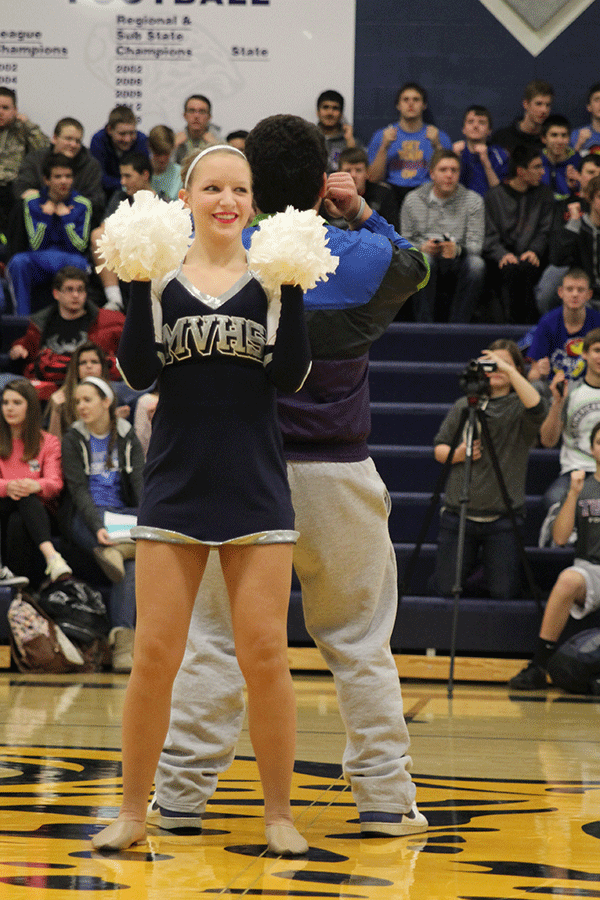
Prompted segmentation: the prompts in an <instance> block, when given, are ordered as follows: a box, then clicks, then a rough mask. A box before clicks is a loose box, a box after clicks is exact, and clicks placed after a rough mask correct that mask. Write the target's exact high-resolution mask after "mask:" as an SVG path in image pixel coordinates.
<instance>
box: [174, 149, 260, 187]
mask: <svg viewBox="0 0 600 900" xmlns="http://www.w3.org/2000/svg"><path fill="white" fill-rule="evenodd" d="M213 150H228V151H229V152H230V153H237V154H238V155H239V156H241V157H242V159H245V160H246V162H248V160H247V159H246V156H245V154H244V153H242V151H241V150H238V148H237V147H232V146H231V144H211V146H210V147H205V148H204V150H201V151H200V153H199V154H198V155H197V156H195V157H194V159H193V161H192V162H191V163H190V167H189V169H188V170H187V173H186V176H185V181H184V183H183V187H184V189H185V190H187V186H188V182H189V180H190V175H191V174H192V169H193V168H194V166H195V165H196V163H197V162H198V160H199V159H202V157H203V156H206V154H207V153H212V152H213Z"/></svg>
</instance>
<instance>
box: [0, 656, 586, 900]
mask: <svg viewBox="0 0 600 900" xmlns="http://www.w3.org/2000/svg"><path fill="white" fill-rule="evenodd" d="M294 680H295V685H296V691H297V697H298V711H299V734H298V750H297V760H298V763H297V767H296V773H295V775H294V789H293V803H294V808H295V815H296V819H297V822H298V824H299V827H300V829H301V830H302V832H303V833H304V834H305V835H306V837H307V838H308V840H309V843H310V847H311V849H310V853H309V854H308V856H307V857H306V858H301V859H295V860H290V859H281V858H276V857H269V856H267V855H266V854H265V846H264V838H263V835H262V819H261V802H262V801H261V793H260V784H259V781H258V774H257V770H256V765H255V763H254V760H253V758H252V749H251V746H250V744H249V741H248V736H247V733H246V732H244V734H243V736H242V739H241V741H240V744H239V748H238V757H237V758H236V760H235V762H234V764H233V766H232V767H231V769H230V770H229V772H227V773H226V775H225V777H224V778H223V779H221V781H220V783H219V788H218V791H217V793H216V795H215V797H214V798H213V801H212V802H211V803H210V804H209V807H208V810H209V816H208V817H207V819H206V827H205V829H204V832H203V834H202V835H201V836H189V835H188V836H173V835H171V834H169V833H167V832H161V831H160V830H159V829H158V828H149V835H148V841H147V843H146V844H145V845H140V846H137V847H135V848H132V849H131V850H130V851H128V852H126V853H122V854H115V855H110V856H102V855H99V854H96V853H92V851H91V849H90V845H89V836H90V834H93V833H94V832H95V831H96V830H98V828H99V827H100V823H104V822H106V821H107V820H108V819H110V818H112V817H113V816H114V815H116V812H117V808H118V806H119V801H120V790H121V782H120V766H119V759H120V754H119V746H120V715H121V709H122V703H123V696H124V691H125V685H126V676H115V675H94V676H74V677H71V676H44V677H36V676H23V675H18V674H15V673H10V672H4V673H2V674H0V898H2V900H63V898H65V897H67V896H68V897H69V898H70V900H75V898H77V897H80V898H82V900H92V898H96V900H97V898H98V897H99V896H100V895H101V894H102V893H103V894H104V896H109V897H112V898H115V900H165V898H168V900H170V898H173V900H188V898H199V897H209V896H214V895H216V894H223V895H236V896H240V895H248V896H255V895H261V896H264V897H282V896H285V897H290V898H294V897H300V898H312V897H314V898H342V900H384V898H385V900H409V898H410V900H425V898H427V900H438V898H439V900H447V898H469V900H492V898H494V900H504V898H507V900H508V898H521V900H526V898H528V897H548V898H551V897H552V898H556V897H562V898H600V741H599V738H600V698H583V697H572V696H567V695H565V694H562V693H559V692H556V691H548V692H540V693H533V694H524V695H516V694H512V695H511V694H509V692H508V690H507V688H506V686H505V685H502V684H498V685H489V684H488V685H482V684H465V683H459V684H456V685H455V691H454V697H453V699H452V700H451V701H449V700H448V697H447V691H446V685H445V683H443V682H438V683H436V682H431V681H428V682H415V681H412V682H404V684H403V694H404V703H405V713H406V718H407V721H408V724H409V729H410V732H411V737H412V748H411V754H412V757H413V776H414V780H415V782H416V785H417V801H418V804H419V808H420V809H421V811H422V812H423V813H425V815H427V817H428V819H429V822H430V829H429V831H428V833H427V834H425V835H415V836H413V837H404V838H361V836H360V833H359V829H358V824H357V814H356V809H355V807H354V805H353V803H352V797H351V795H350V793H349V791H348V789H347V786H346V785H345V783H344V782H343V780H342V779H341V777H340V767H339V762H340V759H341V755H342V750H343V746H344V733H343V727H342V723H341V720H340V717H339V713H338V709H337V703H336V697H335V691H334V688H333V683H332V680H331V678H330V677H329V676H327V675H323V674H313V675H297V676H296V677H295V679H294ZM99 892H100V893H99Z"/></svg>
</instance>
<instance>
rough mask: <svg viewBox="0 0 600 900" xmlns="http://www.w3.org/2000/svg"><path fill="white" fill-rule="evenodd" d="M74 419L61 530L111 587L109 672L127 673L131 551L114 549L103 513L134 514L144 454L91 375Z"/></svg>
mask: <svg viewBox="0 0 600 900" xmlns="http://www.w3.org/2000/svg"><path fill="white" fill-rule="evenodd" d="M75 410H76V413H77V419H76V421H75V422H74V423H73V425H72V426H71V427H70V428H69V429H68V431H67V432H66V434H65V436H64V437H63V442H62V454H63V471H64V476H65V482H66V485H67V498H66V503H65V507H64V508H63V511H62V520H63V527H64V528H65V531H66V533H67V536H68V537H69V538H70V540H71V541H72V542H73V543H74V544H75V545H77V546H78V547H81V548H82V549H84V550H86V551H88V552H89V553H91V554H93V556H94V558H95V559H96V562H97V563H98V565H99V566H100V568H101V569H102V570H103V571H104V572H105V574H106V575H107V576H108V577H109V578H110V580H111V581H112V582H113V586H112V589H111V593H110V602H109V616H110V621H111V625H112V630H111V632H110V635H109V643H110V644H111V645H112V647H113V658H112V667H113V670H114V671H117V672H129V671H131V665H132V659H133V629H134V625H135V545H134V544H133V543H132V542H131V541H129V542H122V543H114V542H113V541H112V540H111V538H110V536H109V533H108V531H107V529H106V526H105V519H104V517H105V513H106V511H107V510H110V511H113V512H119V513H126V514H136V513H137V507H138V505H139V502H140V498H141V494H142V469H143V467H144V454H143V451H142V448H141V446H140V443H139V441H138V439H137V437H136V435H135V432H134V430H133V428H132V426H131V425H130V424H129V422H127V421H125V420H124V419H123V418H121V417H119V416H117V414H116V402H115V395H114V393H113V390H112V387H111V386H110V384H109V383H108V382H106V381H104V380H103V379H102V378H98V377H97V376H95V375H90V376H87V377H85V378H83V379H82V380H81V382H80V383H79V384H78V385H77V387H76V388H75Z"/></svg>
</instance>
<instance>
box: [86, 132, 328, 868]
mask: <svg viewBox="0 0 600 900" xmlns="http://www.w3.org/2000/svg"><path fill="white" fill-rule="evenodd" d="M182 176H183V179H184V188H183V190H182V192H181V195H180V196H181V198H182V200H184V202H185V203H186V204H187V206H188V207H189V208H190V210H191V212H192V216H193V220H194V228H195V237H194V240H193V243H192V245H191V247H190V249H189V251H188V253H187V255H186V257H185V260H184V261H183V264H182V265H181V267H180V268H179V269H178V270H177V271H176V272H172V273H170V275H168V276H167V277H166V278H165V279H163V281H162V282H161V283H160V284H158V285H156V286H155V289H154V292H153V297H152V301H151V297H150V285H149V284H148V283H140V282H138V283H135V282H134V283H133V284H132V293H131V300H130V304H129V308H128V311H127V319H126V323H125V329H124V331H123V338H122V342H121V348H120V351H119V362H120V365H121V368H122V370H123V372H124V374H125V376H126V378H127V380H128V381H129V382H130V384H131V385H132V386H133V387H135V388H136V389H145V388H148V387H149V386H150V385H151V384H152V383H153V382H154V381H155V379H156V378H157V377H158V379H159V380H158V385H159V389H160V394H159V401H158V406H157V409H156V413H155V415H154V420H153V428H152V437H151V439H150V446H149V449H148V457H147V463H146V468H145V472H144V496H143V500H142V503H141V506H140V510H139V515H138V528H137V529H135V532H134V534H135V536H136V537H137V551H136V558H137V584H136V593H137V607H138V609H137V626H136V640H135V653H134V664H133V670H132V673H131V678H130V680H129V685H128V689H127V695H126V699H125V708H124V715H123V804H122V806H121V811H120V813H119V817H118V818H117V820H116V821H115V822H114V823H112V824H111V825H109V826H108V827H107V828H106V829H104V831H102V832H101V833H100V834H99V835H97V836H96V837H95V838H94V839H93V841H92V843H93V845H94V846H95V847H96V848H102V849H123V848H125V847H128V846H130V845H131V844H133V843H135V842H137V841H140V840H143V838H144V836H145V817H146V807H147V803H148V795H149V792H150V788H151V785H152V780H153V776H154V772H155V769H156V765H157V762H158V757H159V754H160V751H161V748H162V745H163V741H164V738H165V736H166V733H167V727H168V723H169V710H170V696H171V687H172V683H173V680H174V678H175V675H176V673H177V670H178V668H179V665H180V662H181V659H182V657H183V652H184V649H185V643H186V638H187V632H188V627H189V621H190V616H191V612H192V609H193V605H194V600H195V597H196V593H197V590H198V587H199V584H200V581H201V579H202V575H203V572H204V568H205V566H206V562H207V559H208V555H209V553H210V551H211V548H214V549H215V551H216V552H218V553H219V557H220V563H221V567H222V569H223V573H224V577H225V581H226V584H227V588H228V592H229V597H230V602H231V614H232V622H233V629H234V634H235V644H236V652H237V657H238V662H239V664H240V668H241V670H242V672H243V674H244V677H245V679H246V684H247V688H248V709H249V727H250V736H251V739H252V743H253V747H254V751H255V755H256V760H257V763H258V768H259V772H260V777H261V781H262V785H263V792H264V813H265V833H266V838H267V844H268V846H269V849H270V850H272V851H273V852H275V853H280V854H302V853H305V852H306V850H307V849H308V845H307V844H306V841H305V840H304V838H302V837H301V835H300V834H299V833H298V832H297V831H296V829H295V827H294V825H293V821H292V815H291V806H290V789H291V776H292V768H293V763H294V751H295V731H296V726H295V699H294V692H293V686H292V681H291V676H290V672H289V667H288V662H287V633H286V621H287V607H288V601H289V592H290V584H291V568H292V547H293V544H294V542H295V540H296V538H297V532H295V531H294V512H293V509H292V505H291V499H290V492H289V486H288V483H287V476H286V467H285V461H284V457H283V448H282V440H281V435H280V432H279V427H278V424H277V418H276V409H275V400H276V389H281V390H284V391H287V392H289V391H295V390H298V389H299V388H300V387H301V385H302V383H303V381H304V378H305V377H306V375H307V373H308V370H309V367H310V356H309V347H308V338H307V334H306V326H305V322H304V311H303V298H302V291H301V290H300V288H298V287H294V286H291V285H284V286H282V289H281V300H280V301H279V300H275V299H273V298H271V297H268V296H267V294H266V293H265V290H264V289H263V287H262V285H261V284H260V282H259V281H258V280H257V279H256V278H255V277H254V275H253V274H252V273H251V272H250V271H249V269H248V263H247V257H246V252H245V250H244V247H243V245H242V230H243V229H244V227H245V226H246V224H247V223H248V221H249V219H250V217H251V216H252V186H251V175H250V168H249V166H248V163H247V161H246V158H245V157H244V155H243V154H242V153H241V152H240V151H238V150H235V149H234V148H232V147H226V146H215V147H211V148H208V149H206V150H204V151H202V152H201V153H199V154H197V155H196V156H195V157H193V158H192V159H191V160H190V161H189V162H188V163H187V165H184V168H183V171H182ZM198 690H202V685H198Z"/></svg>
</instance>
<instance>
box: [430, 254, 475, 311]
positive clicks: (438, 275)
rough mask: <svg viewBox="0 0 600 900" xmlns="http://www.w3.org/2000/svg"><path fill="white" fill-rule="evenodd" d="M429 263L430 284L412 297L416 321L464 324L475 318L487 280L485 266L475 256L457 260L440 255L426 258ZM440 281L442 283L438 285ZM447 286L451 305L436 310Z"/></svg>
mask: <svg viewBox="0 0 600 900" xmlns="http://www.w3.org/2000/svg"><path fill="white" fill-rule="evenodd" d="M427 258H428V260H429V268H430V275H429V281H428V283H427V284H426V285H425V287H424V288H421V290H420V291H418V293H416V294H415V295H414V296H413V308H414V311H415V321H416V322H444V321H447V322H465V323H468V322H470V321H471V319H472V318H473V313H474V312H475V308H476V306H477V303H478V301H479V298H480V297H481V292H482V290H483V282H484V279H485V263H484V261H483V259H482V258H481V257H480V256H477V255H476V254H475V253H463V254H462V255H461V256H456V257H455V258H454V259H443V258H442V257H441V256H427ZM438 280H439V282H440V284H438ZM442 283H445V285H444V286H445V287H447V288H448V289H449V290H450V305H449V307H448V306H446V308H445V309H443V310H440V309H438V310H437V314H436V300H437V301H438V303H437V306H438V307H439V306H440V303H439V299H440V296H441V295H442V292H441V291H440V290H439V288H440V287H441V286H442Z"/></svg>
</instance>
